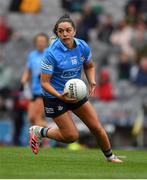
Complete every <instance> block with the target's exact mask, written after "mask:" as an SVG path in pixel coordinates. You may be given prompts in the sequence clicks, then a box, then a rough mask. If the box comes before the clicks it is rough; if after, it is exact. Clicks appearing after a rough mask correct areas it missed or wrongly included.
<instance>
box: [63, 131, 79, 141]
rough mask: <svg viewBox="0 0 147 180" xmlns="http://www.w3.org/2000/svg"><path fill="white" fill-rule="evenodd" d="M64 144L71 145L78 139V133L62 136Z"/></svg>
mask: <svg viewBox="0 0 147 180" xmlns="http://www.w3.org/2000/svg"><path fill="white" fill-rule="evenodd" d="M64 138H65V141H66V143H73V142H75V141H77V139H78V138H79V133H78V132H71V133H68V134H66V135H65V136H64Z"/></svg>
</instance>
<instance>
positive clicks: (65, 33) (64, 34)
mask: <svg viewBox="0 0 147 180" xmlns="http://www.w3.org/2000/svg"><path fill="white" fill-rule="evenodd" d="M75 33H76V32H75V29H74V27H73V26H72V25H71V23H69V22H62V23H60V24H59V25H58V29H57V34H58V37H59V38H60V39H61V41H62V42H63V43H64V44H65V45H66V46H67V47H68V48H73V46H74V41H73V38H74V36H75Z"/></svg>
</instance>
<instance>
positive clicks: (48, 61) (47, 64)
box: [41, 51, 55, 74]
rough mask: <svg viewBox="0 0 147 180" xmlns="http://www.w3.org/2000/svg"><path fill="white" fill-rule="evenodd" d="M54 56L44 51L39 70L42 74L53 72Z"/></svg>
mask: <svg viewBox="0 0 147 180" xmlns="http://www.w3.org/2000/svg"><path fill="white" fill-rule="evenodd" d="M54 64H55V60H54V58H53V57H52V56H51V55H49V53H47V51H45V53H44V56H43V58H42V60H41V72H42V73H44V74H53V72H54Z"/></svg>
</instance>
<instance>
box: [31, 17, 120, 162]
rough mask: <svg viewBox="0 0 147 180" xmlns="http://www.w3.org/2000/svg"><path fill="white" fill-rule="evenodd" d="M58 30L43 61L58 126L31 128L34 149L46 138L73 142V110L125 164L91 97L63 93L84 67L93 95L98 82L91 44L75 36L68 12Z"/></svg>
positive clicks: (107, 152)
mask: <svg viewBox="0 0 147 180" xmlns="http://www.w3.org/2000/svg"><path fill="white" fill-rule="evenodd" d="M54 33H55V34H56V35H57V37H58V38H57V39H56V40H55V41H54V42H53V43H52V45H50V46H49V47H48V49H47V50H46V51H45V53H44V57H43V60H42V63H41V69H42V73H41V85H42V88H43V101H44V109H45V114H46V116H47V117H51V118H53V120H54V122H55V123H56V124H57V127H58V128H43V127H40V126H32V127H30V147H31V149H32V151H33V152H34V153H35V154H37V153H38V151H39V144H40V142H41V139H42V138H44V137H47V138H51V139H55V140H57V141H60V142H64V143H72V142H74V141H76V140H77V139H78V137H79V133H78V130H77V128H76V126H75V124H74V122H73V120H72V117H71V114H70V113H69V110H71V111H72V112H73V113H75V114H76V115H77V116H78V117H79V118H80V119H81V121H83V123H85V124H86V126H87V127H88V128H89V130H90V131H91V133H92V134H93V135H94V136H95V138H96V140H97V143H98V144H99V146H100V148H101V150H102V151H103V153H104V156H105V157H106V159H107V161H109V162H113V163H121V162H122V161H121V160H120V159H119V158H118V157H117V156H115V155H114V154H113V153H112V149H111V145H110V142H109V139H108V136H107V134H106V132H105V130H104V128H103V127H102V126H101V124H100V121H99V119H98V117H97V114H96V112H95V110H94V108H93V106H92V105H91V103H90V102H89V101H88V98H87V97H85V98H84V99H82V100H80V101H77V100H76V99H73V98H69V97H68V96H67V93H63V89H64V85H65V83H66V82H67V81H68V80H69V79H73V78H79V79H80V77H81V70H82V67H84V71H85V74H86V77H87V80H88V82H89V95H90V96H91V95H92V94H93V92H94V89H95V86H96V82H95V70H94V65H93V61H92V55H91V52H90V48H89V46H88V45H87V43H86V42H85V41H83V40H81V39H77V38H74V36H75V34H76V27H75V24H74V22H73V21H72V19H70V17H69V16H68V15H65V16H62V17H61V18H60V19H59V20H58V21H57V22H56V24H55V27H54ZM85 112H86V113H85Z"/></svg>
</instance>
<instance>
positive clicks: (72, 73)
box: [61, 67, 81, 78]
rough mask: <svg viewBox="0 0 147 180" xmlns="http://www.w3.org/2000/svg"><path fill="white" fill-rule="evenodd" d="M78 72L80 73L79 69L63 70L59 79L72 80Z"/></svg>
mask: <svg viewBox="0 0 147 180" xmlns="http://www.w3.org/2000/svg"><path fill="white" fill-rule="evenodd" d="M80 71H81V67H77V68H73V69H69V70H65V71H63V73H62V75H61V77H62V78H72V77H75V76H76V75H77V74H78V73H79V72H80Z"/></svg>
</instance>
